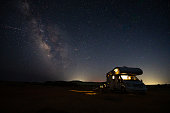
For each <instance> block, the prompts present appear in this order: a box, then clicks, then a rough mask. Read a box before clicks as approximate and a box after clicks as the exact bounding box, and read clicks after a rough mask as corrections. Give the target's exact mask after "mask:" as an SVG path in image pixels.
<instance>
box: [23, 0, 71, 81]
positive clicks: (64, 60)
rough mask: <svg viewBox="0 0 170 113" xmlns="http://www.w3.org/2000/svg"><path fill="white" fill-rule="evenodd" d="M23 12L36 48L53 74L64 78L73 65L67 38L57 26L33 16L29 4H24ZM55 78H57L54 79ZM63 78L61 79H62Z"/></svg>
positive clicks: (25, 2)
mask: <svg viewBox="0 0 170 113" xmlns="http://www.w3.org/2000/svg"><path fill="white" fill-rule="evenodd" d="M21 10H22V12H23V13H24V15H25V17H26V18H27V22H28V25H27V26H26V27H28V28H29V29H27V31H28V32H29V37H30V38H31V39H32V40H34V44H35V45H34V46H35V47H36V49H37V51H38V53H39V54H41V58H42V59H43V60H44V62H46V65H48V66H50V68H51V71H53V72H51V73H53V74H54V75H56V76H58V75H57V74H62V75H60V76H64V74H65V73H66V72H67V69H68V68H69V66H70V64H71V59H70V58H69V55H68V47H69V46H68V44H67V43H66V40H65V36H64V34H63V33H62V31H61V30H59V28H57V26H56V25H52V24H50V23H48V24H43V23H42V21H41V17H35V16H33V14H32V12H31V11H34V10H33V9H31V7H30V5H29V3H28V2H27V1H24V2H22V7H21ZM54 78H55V77H54ZM60 78H61V77H60Z"/></svg>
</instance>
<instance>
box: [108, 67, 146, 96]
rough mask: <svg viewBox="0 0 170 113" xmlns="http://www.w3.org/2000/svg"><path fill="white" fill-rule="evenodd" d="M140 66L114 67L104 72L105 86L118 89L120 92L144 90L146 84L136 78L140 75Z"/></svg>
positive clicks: (143, 91) (141, 72) (142, 91)
mask: <svg viewBox="0 0 170 113" xmlns="http://www.w3.org/2000/svg"><path fill="white" fill-rule="evenodd" d="M142 74H143V71H142V70H141V69H140V68H129V67H125V66H124V67H115V68H114V69H113V70H112V71H110V72H108V73H107V74H106V78H107V81H106V87H107V88H109V89H111V90H115V91H116V90H119V91H121V92H141V93H145V92H146V90H147V89H146V86H145V84H144V83H143V82H142V80H139V79H138V78H137V76H138V75H142Z"/></svg>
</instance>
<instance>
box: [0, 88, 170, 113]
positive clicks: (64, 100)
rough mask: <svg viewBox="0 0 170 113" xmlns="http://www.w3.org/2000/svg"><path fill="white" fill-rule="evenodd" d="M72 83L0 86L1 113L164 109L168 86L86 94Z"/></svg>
mask: <svg viewBox="0 0 170 113" xmlns="http://www.w3.org/2000/svg"><path fill="white" fill-rule="evenodd" d="M73 89H74V88H71V87H58V86H38V85H37V86H31V85H30V86H4V85H3V86H0V113H166V112H167V110H168V111H169V109H170V89H154V90H148V92H147V94H146V95H139V94H120V93H105V94H100V93H97V94H96V95H86V94H85V93H80V92H79V93H78V92H72V91H69V90H73Z"/></svg>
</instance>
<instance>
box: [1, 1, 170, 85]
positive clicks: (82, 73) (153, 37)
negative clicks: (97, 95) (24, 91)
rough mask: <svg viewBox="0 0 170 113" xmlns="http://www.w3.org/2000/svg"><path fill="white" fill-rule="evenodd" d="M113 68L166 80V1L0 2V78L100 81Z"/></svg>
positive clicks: (147, 79) (150, 80) (169, 33)
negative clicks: (120, 67) (135, 70)
mask: <svg viewBox="0 0 170 113" xmlns="http://www.w3.org/2000/svg"><path fill="white" fill-rule="evenodd" d="M116 66H127V67H139V68H141V69H142V70H143V71H144V74H143V75H142V76H139V78H140V79H142V80H143V82H144V83H146V84H162V83H163V84H165V83H170V74H169V71H170V1H168V0H11V1H7V0H4V1H2V0H1V1H0V80H8V81H49V80H51V81H57V80H82V81H105V80H106V76H105V74H106V73H107V72H108V71H110V70H112V69H113V68H114V67H116Z"/></svg>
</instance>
